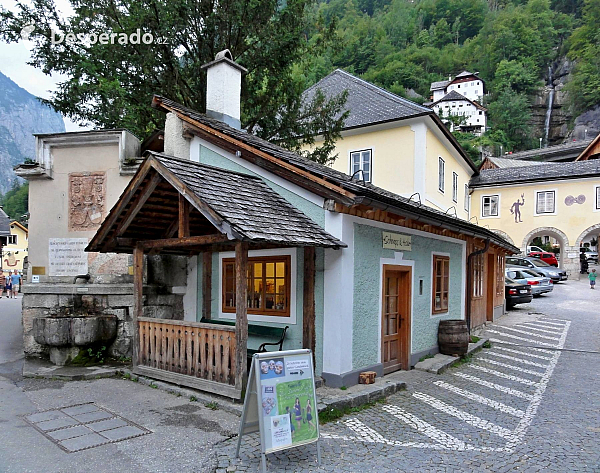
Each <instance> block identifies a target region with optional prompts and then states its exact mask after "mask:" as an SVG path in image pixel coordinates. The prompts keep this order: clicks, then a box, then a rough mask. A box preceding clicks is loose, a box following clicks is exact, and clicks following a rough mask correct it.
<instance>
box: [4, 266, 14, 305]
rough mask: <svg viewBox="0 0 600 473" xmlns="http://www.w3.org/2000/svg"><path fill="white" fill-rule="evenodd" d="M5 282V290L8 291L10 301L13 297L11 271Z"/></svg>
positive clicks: (7, 295)
mask: <svg viewBox="0 0 600 473" xmlns="http://www.w3.org/2000/svg"><path fill="white" fill-rule="evenodd" d="M4 280H5V281H6V283H5V284H6V285H5V286H4V289H6V297H7V298H8V299H10V298H11V297H12V279H10V271H9V272H8V276H6V277H5V278H4Z"/></svg>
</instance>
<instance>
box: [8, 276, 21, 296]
mask: <svg viewBox="0 0 600 473" xmlns="http://www.w3.org/2000/svg"><path fill="white" fill-rule="evenodd" d="M10 282H11V283H12V295H13V298H14V299H16V298H17V294H18V293H19V289H20V288H21V275H20V274H19V273H18V271H17V270H16V269H15V270H14V271H13V273H12V274H11V276H10Z"/></svg>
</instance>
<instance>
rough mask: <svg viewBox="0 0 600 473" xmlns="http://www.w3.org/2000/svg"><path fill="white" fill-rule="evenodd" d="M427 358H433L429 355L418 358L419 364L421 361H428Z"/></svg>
mask: <svg viewBox="0 0 600 473" xmlns="http://www.w3.org/2000/svg"><path fill="white" fill-rule="evenodd" d="M429 358H433V355H432V354H431V353H428V354H427V355H425V356H422V357H421V358H419V363H420V362H421V361H425V360H428V359H429Z"/></svg>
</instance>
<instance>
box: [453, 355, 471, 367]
mask: <svg viewBox="0 0 600 473" xmlns="http://www.w3.org/2000/svg"><path fill="white" fill-rule="evenodd" d="M471 360H473V355H465V356H461V357H460V360H459V361H458V363H456V364H455V365H454V367H458V366H462V365H466V364H467V363H470V362H471Z"/></svg>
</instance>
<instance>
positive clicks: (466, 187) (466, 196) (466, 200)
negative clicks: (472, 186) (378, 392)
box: [465, 184, 469, 212]
mask: <svg viewBox="0 0 600 473" xmlns="http://www.w3.org/2000/svg"><path fill="white" fill-rule="evenodd" d="M465 210H466V211H467V212H468V211H469V185H468V184H465Z"/></svg>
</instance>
